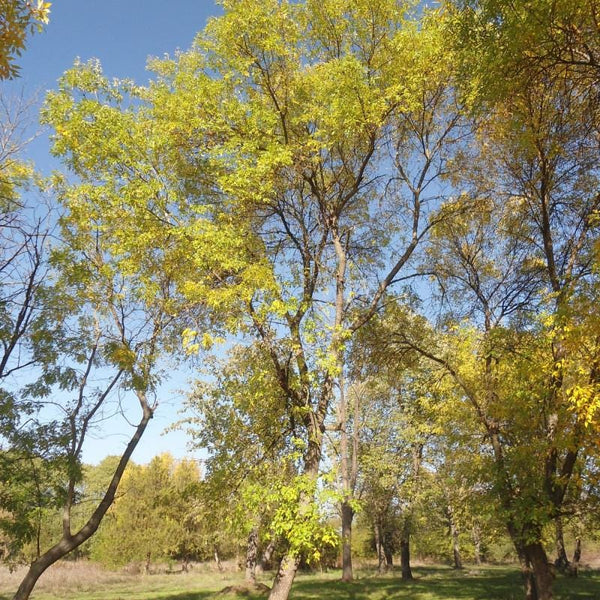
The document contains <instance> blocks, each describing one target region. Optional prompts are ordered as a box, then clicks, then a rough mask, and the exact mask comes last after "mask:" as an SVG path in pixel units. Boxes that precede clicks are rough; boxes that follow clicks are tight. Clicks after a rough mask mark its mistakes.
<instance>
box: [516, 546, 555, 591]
mask: <svg viewBox="0 0 600 600" xmlns="http://www.w3.org/2000/svg"><path fill="white" fill-rule="evenodd" d="M515 548H516V550H517V553H518V555H519V561H520V563H521V573H522V575H523V585H524V587H525V600H552V583H553V581H554V571H553V568H552V566H551V565H550V564H549V562H548V557H547V555H546V551H545V550H544V547H543V546H542V544H541V543H540V542H534V543H531V544H526V545H522V544H520V543H518V542H515Z"/></svg>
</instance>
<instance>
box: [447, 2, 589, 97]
mask: <svg viewBox="0 0 600 600" xmlns="http://www.w3.org/2000/svg"><path fill="white" fill-rule="evenodd" d="M447 7H448V8H449V12H450V15H451V18H450V21H449V23H450V36H449V39H451V40H452V41H453V43H455V44H456V45H457V47H458V49H459V52H458V57H457V58H458V60H459V64H460V71H461V73H462V77H461V79H462V82H463V85H464V86H465V88H466V89H467V90H468V95H469V96H470V97H471V99H472V100H473V101H474V103H475V105H480V104H481V103H482V102H483V103H487V102H491V103H492V104H493V103H494V101H495V99H498V98H499V97H503V98H506V97H507V96H509V95H510V94H511V93H512V90H514V89H518V88H521V87H523V86H524V85H525V86H526V85H528V83H529V82H531V81H535V80H539V79H541V78H544V77H546V76H551V77H555V76H562V77H566V79H567V80H568V81H569V82H570V85H571V86H573V87H577V88H579V89H580V91H581V92H582V93H583V95H584V96H586V97H587V99H588V100H589V101H591V102H594V100H593V94H594V92H593V90H594V88H595V87H597V85H598V78H599V75H600V62H599V56H600V48H599V46H598V14H599V11H600V5H599V4H598V2H597V1H596V0H591V1H589V2H577V3H573V2H569V1H568V0H557V1H550V0H542V1H540V2H536V3H535V4H534V5H532V4H530V3H528V2H525V1H522V0H519V1H518V2H505V1H500V2H496V1H489V0H465V1H463V0H459V1H457V2H449V3H448V4H447Z"/></svg>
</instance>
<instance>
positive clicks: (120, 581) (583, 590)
mask: <svg viewBox="0 0 600 600" xmlns="http://www.w3.org/2000/svg"><path fill="white" fill-rule="evenodd" d="M414 575H415V580H414V581H412V582H408V583H405V582H402V581H401V580H400V579H399V574H398V573H393V574H388V575H385V576H383V577H378V576H375V574H374V573H373V572H372V571H369V570H361V571H359V572H358V580H357V581H355V582H353V583H350V584H343V583H341V582H340V581H339V580H338V579H339V572H336V571H333V572H330V573H319V574H300V575H299V576H298V578H297V579H296V583H295V584H294V588H293V591H292V595H291V598H292V599H293V600H345V599H349V600H384V599H390V600H391V599H394V600H395V599H398V600H402V599H406V600H409V599H410V600H519V599H520V598H522V588H521V581H520V575H519V572H518V570H517V569H516V568H515V567H505V566H503V567H491V566H486V567H481V568H475V567H468V568H466V569H464V570H463V571H461V572H456V571H453V570H451V569H449V568H447V567H441V566H436V567H433V566H432V567H416V568H415V569H414ZM18 579H19V576H18V574H17V573H15V574H12V575H9V574H8V573H3V574H2V576H1V577H0V600H10V598H11V593H12V592H14V589H15V587H16V584H17V582H18ZM241 582H242V574H240V573H217V572H210V571H208V570H204V571H203V572H202V571H199V570H196V571H192V572H190V573H184V574H182V573H173V574H160V575H148V576H141V575H132V574H128V573H123V572H120V573H114V572H110V571H103V570H102V569H100V568H99V567H97V566H94V565H91V564H85V563H83V564H81V563H80V564H68V563H66V564H63V565H59V566H58V567H57V568H55V569H54V570H52V571H51V572H50V573H48V574H46V576H45V577H44V578H43V579H42V580H41V581H40V584H39V587H38V589H37V591H36V592H35V593H34V595H33V596H32V598H33V600H209V599H213V598H214V599H220V600H230V599H233V598H238V597H239V598H242V597H244V598H261V597H264V596H260V595H245V596H241V595H236V594H225V595H224V594H219V593H218V592H219V591H220V590H222V589H223V588H225V587H227V586H232V585H236V584H240V583H241ZM269 582H270V580H268V579H265V583H267V584H268V583H269ZM555 590H556V594H555V598H556V599H557V600H580V599H581V600H583V599H584V598H585V599H589V600H593V599H596V600H597V599H600V572H599V571H597V570H593V571H592V570H588V571H584V572H582V573H581V574H580V577H579V578H577V579H568V578H563V577H559V578H558V580H557V582H556V586H555Z"/></svg>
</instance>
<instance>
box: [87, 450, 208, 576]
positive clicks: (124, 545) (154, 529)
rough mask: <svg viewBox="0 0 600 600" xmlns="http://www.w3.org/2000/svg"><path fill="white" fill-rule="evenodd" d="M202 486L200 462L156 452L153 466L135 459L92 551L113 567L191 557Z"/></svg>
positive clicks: (96, 537) (101, 560)
mask: <svg viewBox="0 0 600 600" xmlns="http://www.w3.org/2000/svg"><path fill="white" fill-rule="evenodd" d="M199 485H200V474H199V472H198V468H197V465H196V464H195V463H193V462H190V461H181V462H175V460H174V459H173V458H172V457H171V456H170V455H169V454H161V455H160V456H156V457H155V458H153V459H152V460H151V461H150V462H149V463H148V464H147V465H135V464H130V465H129V467H128V468H127V470H126V472H125V474H124V476H123V480H122V482H121V485H120V487H119V495H118V497H117V498H116V500H115V502H114V504H113V505H112V507H111V509H110V511H109V512H108V514H107V516H106V519H105V520H104V522H103V524H102V526H101V528H100V530H99V531H98V534H97V536H95V537H94V539H93V542H92V546H91V556H92V557H93V558H94V559H97V560H99V561H100V562H102V563H104V564H108V565H111V566H123V565H125V564H127V563H130V562H134V561H139V562H144V563H145V569H146V572H148V571H149V568H150V561H151V560H155V561H156V560H161V559H162V560H164V559H183V560H184V561H185V560H189V559H190V558H191V557H192V556H194V554H195V549H194V548H193V547H192V546H191V544H190V542H192V539H191V536H190V535H188V533H192V532H188V531H187V527H186V525H187V521H186V517H187V514H188V512H189V506H188V504H189V502H190V500H191V498H192V497H193V496H194V495H195V494H196V492H197V488H198V486H199ZM193 533H195V531H194V532H193ZM117 539H118V540H119V544H118V546H115V540H117Z"/></svg>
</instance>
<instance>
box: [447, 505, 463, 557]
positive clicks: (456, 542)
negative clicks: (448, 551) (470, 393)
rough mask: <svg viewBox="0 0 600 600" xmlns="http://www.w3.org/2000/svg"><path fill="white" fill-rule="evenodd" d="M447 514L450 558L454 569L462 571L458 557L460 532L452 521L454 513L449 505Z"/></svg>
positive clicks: (453, 520)
mask: <svg viewBox="0 0 600 600" xmlns="http://www.w3.org/2000/svg"><path fill="white" fill-rule="evenodd" d="M447 513H448V523H449V525H450V535H451V536H452V556H453V560H454V568H455V569H462V568H463V565H462V558H461V556H460V542H459V539H458V536H459V535H460V530H459V528H458V525H457V524H456V521H455V519H454V511H453V510H452V506H451V505H450V504H449V505H448V507H447Z"/></svg>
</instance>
